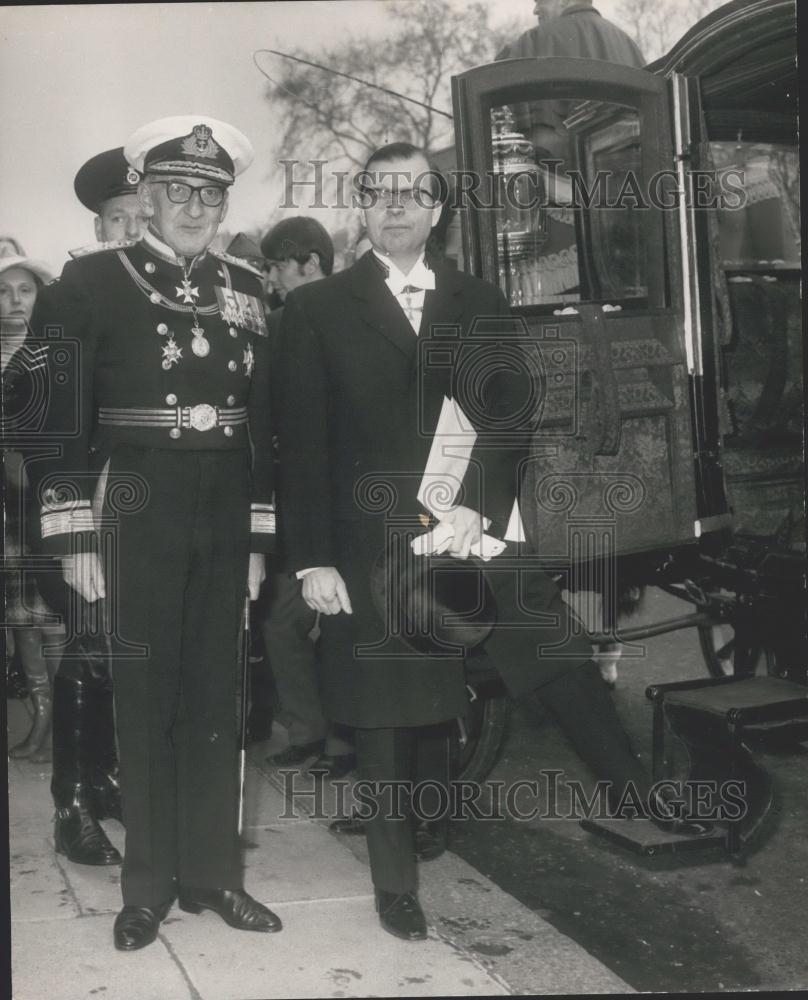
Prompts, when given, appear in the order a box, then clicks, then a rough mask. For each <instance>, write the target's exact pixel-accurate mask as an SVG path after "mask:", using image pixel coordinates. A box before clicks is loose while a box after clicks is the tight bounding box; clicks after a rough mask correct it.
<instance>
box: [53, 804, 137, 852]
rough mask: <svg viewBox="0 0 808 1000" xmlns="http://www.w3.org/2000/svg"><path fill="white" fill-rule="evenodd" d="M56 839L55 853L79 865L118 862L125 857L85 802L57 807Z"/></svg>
mask: <svg viewBox="0 0 808 1000" xmlns="http://www.w3.org/2000/svg"><path fill="white" fill-rule="evenodd" d="M53 841H54V844H55V846H56V853H57V854H64V855H65V857H66V858H67V859H68V860H69V861H74V862H75V863H76V864H77V865H119V864H120V863H121V861H122V858H121V855H120V853H119V851H118V849H117V848H116V847H115V846H114V845H113V844H112V843H111V842H110V839H109V837H107V835H106V834H105V833H104V831H103V830H102V829H101V826H100V825H99V823H98V820H97V819H95V817H94V816H93V815H92V814H91V813H90V810H89V809H88V808H87V807H86V806H84V805H77V804H74V805H72V806H70V807H68V808H64V809H57V810H56V819H55V821H54V826H53Z"/></svg>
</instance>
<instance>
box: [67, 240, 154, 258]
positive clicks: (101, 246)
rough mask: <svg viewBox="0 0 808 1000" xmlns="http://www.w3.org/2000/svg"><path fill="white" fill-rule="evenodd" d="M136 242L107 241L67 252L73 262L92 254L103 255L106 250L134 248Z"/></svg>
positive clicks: (89, 244)
mask: <svg viewBox="0 0 808 1000" xmlns="http://www.w3.org/2000/svg"><path fill="white" fill-rule="evenodd" d="M136 242H137V241H136V240H107V241H106V242H105V243H88V244H87V245H86V246H83V247H77V248H76V249H75V250H68V251H67V252H68V253H69V254H70V256H71V257H72V258H73V260H78V258H79V257H89V256H90V254H94V253H101V252H102V251H104V250H123V249H125V248H126V247H133V246H134V245H135V243H136Z"/></svg>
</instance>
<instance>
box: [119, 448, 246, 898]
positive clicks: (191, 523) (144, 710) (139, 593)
mask: <svg viewBox="0 0 808 1000" xmlns="http://www.w3.org/2000/svg"><path fill="white" fill-rule="evenodd" d="M128 474H132V475H135V476H139V477H140V478H141V480H142V482H143V483H145V484H146V487H147V495H146V498H145V503H144V504H143V505H142V506H140V508H139V509H137V510H132V511H130V512H127V513H121V514H120V516H119V520H118V525H119V527H118V530H117V565H116V567H115V568H114V569H113V570H112V579H110V578H109V571H108V579H107V592H108V596H109V595H112V596H113V599H114V600H115V602H116V606H117V608H118V613H119V619H118V632H119V639H120V640H121V641H120V642H118V643H116V642H115V640H113V648H114V650H116V649H117V650H118V653H117V655H116V653H115V652H113V657H114V659H113V683H114V689H115V713H116V722H117V727H118V743H119V749H120V762H121V790H122V796H123V811H124V820H125V823H126V851H125V855H124V864H123V872H122V877H121V888H122V892H123V899H124V903H126V904H129V905H135V906H155V905H157V904H159V903H161V902H163V901H164V900H166V899H168V898H170V897H172V896H173V895H174V892H175V882H179V884H180V885H185V886H190V887H199V888H223V889H237V888H240V887H241V885H242V874H241V858H240V846H239V839H238V828H237V821H238V738H237V712H236V698H237V668H238V651H237V645H238V628H239V620H240V615H241V612H242V609H243V603H244V598H245V596H246V583H247V559H248V549H249V495H248V472H247V454H246V453H245V452H226V451H222V452H216V451H168V450H166V451H163V450H157V449H139V448H134V447H129V446H126V447H122V448H119V449H117V450H116V452H115V453H114V454H113V457H112V460H111V463H110V471H109V475H110V479H109V484H110V487H113V486H114V484H115V483H116V481H117V478H118V477H121V476H123V477H126V476H127V475H128ZM109 496H110V494H109V493H108V497H109ZM133 506H136V505H133ZM127 643H128V644H133V643H140V644H142V645H143V646H144V647H145V655H144V656H142V657H140V658H127V657H122V656H121V655H120V652H121V650H124V651H125V649H126V646H125V644H127ZM130 651H131V650H130Z"/></svg>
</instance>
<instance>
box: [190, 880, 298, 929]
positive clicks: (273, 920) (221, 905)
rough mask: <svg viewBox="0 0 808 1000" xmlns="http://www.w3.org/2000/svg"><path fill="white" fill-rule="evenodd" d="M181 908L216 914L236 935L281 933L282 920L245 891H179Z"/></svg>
mask: <svg viewBox="0 0 808 1000" xmlns="http://www.w3.org/2000/svg"><path fill="white" fill-rule="evenodd" d="M177 901H178V903H179V907H180V909H181V910H184V911H185V912H186V913H201V912H202V911H203V910H213V912H214V913H218V914H219V916H220V917H221V918H222V920H224V922H225V923H226V924H229V925H230V927H235V929H236V930H237V931H263V932H264V933H273V932H274V931H279V930H280V929H281V927H282V926H283V924H282V923H281V919H280V917H278V916H277V915H276V914H274V913H273V912H272V910H268V909H267V908H266V906H264V905H263V903H259V902H258V901H257V900H255V899H253V898H252V896H250V895H249V893H246V892H245V891H244V890H243V889H180V892H179V898H178V900H177Z"/></svg>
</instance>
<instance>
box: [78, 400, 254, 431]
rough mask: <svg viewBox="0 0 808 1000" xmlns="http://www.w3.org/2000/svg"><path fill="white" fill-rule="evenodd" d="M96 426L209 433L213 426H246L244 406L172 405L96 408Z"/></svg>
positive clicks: (245, 408)
mask: <svg viewBox="0 0 808 1000" xmlns="http://www.w3.org/2000/svg"><path fill="white" fill-rule="evenodd" d="M98 423H99V424H106V425H107V426H114V427H169V428H170V427H179V428H181V429H185V430H187V429H191V430H195V431H209V430H212V429H213V428H214V427H235V426H237V425H239V424H246V423H247V407H246V406H236V407H227V406H211V405H210V403H197V404H196V406H172V407H171V408H170V409H165V410H159V409H146V408H141V407H116V408H113V407H109V406H101V407H99V409H98Z"/></svg>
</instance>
